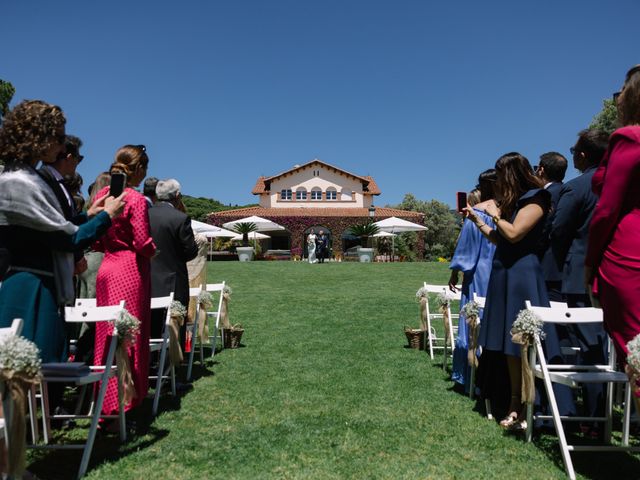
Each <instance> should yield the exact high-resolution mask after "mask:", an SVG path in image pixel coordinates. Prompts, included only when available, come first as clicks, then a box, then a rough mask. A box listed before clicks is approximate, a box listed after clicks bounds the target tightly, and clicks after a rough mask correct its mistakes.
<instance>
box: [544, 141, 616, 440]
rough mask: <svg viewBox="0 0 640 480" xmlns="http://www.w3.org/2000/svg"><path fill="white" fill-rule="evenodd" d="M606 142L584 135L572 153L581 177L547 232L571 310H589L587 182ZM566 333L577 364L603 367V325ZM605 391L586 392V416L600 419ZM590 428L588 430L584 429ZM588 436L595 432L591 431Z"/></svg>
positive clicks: (563, 196)
mask: <svg viewBox="0 0 640 480" xmlns="http://www.w3.org/2000/svg"><path fill="white" fill-rule="evenodd" d="M608 140H609V137H608V135H607V134H606V133H605V132H603V131H601V130H595V129H592V130H583V131H581V132H580V133H579V134H578V141H577V142H576V143H575V145H574V146H573V147H572V148H571V153H572V155H573V165H574V167H575V168H576V169H577V170H579V171H580V172H582V174H581V175H580V176H579V177H577V178H574V179H573V180H571V181H569V182H567V183H565V184H564V185H563V186H562V189H561V190H560V198H559V199H558V205H557V208H556V212H555V215H554V218H553V224H552V227H551V250H552V252H553V256H554V258H555V260H556V264H557V266H558V268H559V269H560V271H561V272H562V287H561V292H562V295H563V297H564V299H565V300H566V302H567V303H568V304H569V306H570V307H590V306H591V302H590V300H589V295H588V294H587V291H586V288H585V285H584V258H585V253H586V250H587V237H588V234H589V223H590V222H591V215H592V213H593V209H594V208H595V206H596V203H597V201H598V197H596V195H595V194H594V193H593V192H592V191H591V179H592V177H593V174H594V173H595V171H596V168H597V166H598V164H599V163H600V161H601V160H602V157H604V154H605V152H606V150H607V144H608ZM570 327H571V328H568V329H567V334H568V336H569V341H570V344H571V345H573V346H579V347H580V354H579V355H578V358H577V363H578V364H584V365H589V364H595V363H604V361H605V358H606V338H607V337H606V334H605V332H604V328H603V326H602V325H596V324H587V325H572V326H570ZM603 395H604V387H603V386H602V385H588V386H587V387H586V388H585V408H586V410H587V414H588V415H591V416H600V415H601V414H602V413H603V412H604V403H603V401H604V396H603ZM585 428H588V427H585ZM590 431H591V432H592V433H594V434H595V433H596V432H597V430H595V429H593V428H592V429H591V430H590Z"/></svg>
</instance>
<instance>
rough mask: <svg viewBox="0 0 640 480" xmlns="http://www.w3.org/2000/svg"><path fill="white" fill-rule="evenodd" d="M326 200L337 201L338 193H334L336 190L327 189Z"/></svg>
mask: <svg viewBox="0 0 640 480" xmlns="http://www.w3.org/2000/svg"><path fill="white" fill-rule="evenodd" d="M326 198H327V200H337V199H338V192H337V191H336V189H335V188H333V187H329V188H327V192H326Z"/></svg>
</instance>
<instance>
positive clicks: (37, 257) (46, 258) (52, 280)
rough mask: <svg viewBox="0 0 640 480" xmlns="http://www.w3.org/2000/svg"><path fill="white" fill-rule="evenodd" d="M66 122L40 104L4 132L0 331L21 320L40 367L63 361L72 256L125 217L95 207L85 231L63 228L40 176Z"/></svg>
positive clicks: (119, 202)
mask: <svg viewBox="0 0 640 480" xmlns="http://www.w3.org/2000/svg"><path fill="white" fill-rule="evenodd" d="M65 123H66V120H65V117H64V114H63V112H62V110H61V109H60V107H58V106H55V105H49V104H47V103H45V102H43V101H40V100H26V101H23V102H21V103H19V104H18V105H16V107H15V108H13V110H11V111H10V112H9V113H8V114H7V115H6V116H5V118H4V121H3V124H2V127H1V128H0V163H3V164H4V171H3V172H2V174H0V249H3V251H4V252H8V254H7V255H5V256H3V257H2V258H3V259H4V260H3V261H4V263H5V265H4V266H0V267H3V268H0V271H2V270H4V269H6V273H5V274H4V277H3V278H2V285H1V286H0V327H7V326H9V325H11V322H12V321H13V319H14V318H22V319H23V320H24V327H23V331H22V335H23V336H24V337H26V338H28V339H29V340H32V341H33V342H35V344H36V345H37V346H38V348H39V349H40V355H41V358H42V361H43V362H62V361H66V359H67V358H66V355H67V342H66V334H65V326H64V320H63V318H62V317H61V315H60V310H61V308H62V307H63V306H64V305H66V304H69V303H70V302H72V301H73V297H74V286H73V263H74V262H73V254H72V252H73V251H75V250H78V249H83V248H85V247H87V246H89V245H90V244H91V243H92V242H93V241H94V240H95V239H96V238H97V237H99V236H100V235H102V234H103V233H104V232H105V231H106V230H107V229H108V228H109V226H110V225H111V218H113V217H115V216H117V215H119V214H120V212H121V210H122V208H123V206H124V202H123V199H122V198H123V197H122V196H121V197H118V198H113V197H108V198H106V199H105V200H104V202H99V203H98V204H97V205H95V206H94V207H92V208H91V209H90V210H89V211H88V212H87V213H86V214H85V215H86V216H85V218H83V219H82V220H81V221H82V224H81V225H79V226H78V225H74V224H73V223H71V222H69V221H67V220H65V218H64V216H63V214H62V210H61V207H60V204H59V203H58V200H57V198H56V196H55V194H54V193H53V190H51V188H50V187H49V186H48V185H47V184H46V183H45V181H44V180H43V179H42V178H41V177H40V176H39V175H38V173H37V171H36V169H35V168H36V166H37V165H38V163H39V162H40V161H44V162H51V161H53V160H54V159H55V158H56V156H57V155H59V154H60V153H61V151H62V148H63V145H64V140H65Z"/></svg>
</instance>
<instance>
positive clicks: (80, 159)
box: [76, 155, 84, 163]
mask: <svg viewBox="0 0 640 480" xmlns="http://www.w3.org/2000/svg"><path fill="white" fill-rule="evenodd" d="M76 158H77V159H78V163H80V162H82V159H84V155H76Z"/></svg>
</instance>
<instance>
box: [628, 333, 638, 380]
mask: <svg viewBox="0 0 640 480" xmlns="http://www.w3.org/2000/svg"><path fill="white" fill-rule="evenodd" d="M627 350H628V351H629V353H628V354H627V365H628V366H629V368H630V369H631V370H632V373H633V374H634V376H635V377H638V376H640V335H637V336H636V337H634V338H633V340H631V341H630V342H629V343H627Z"/></svg>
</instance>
